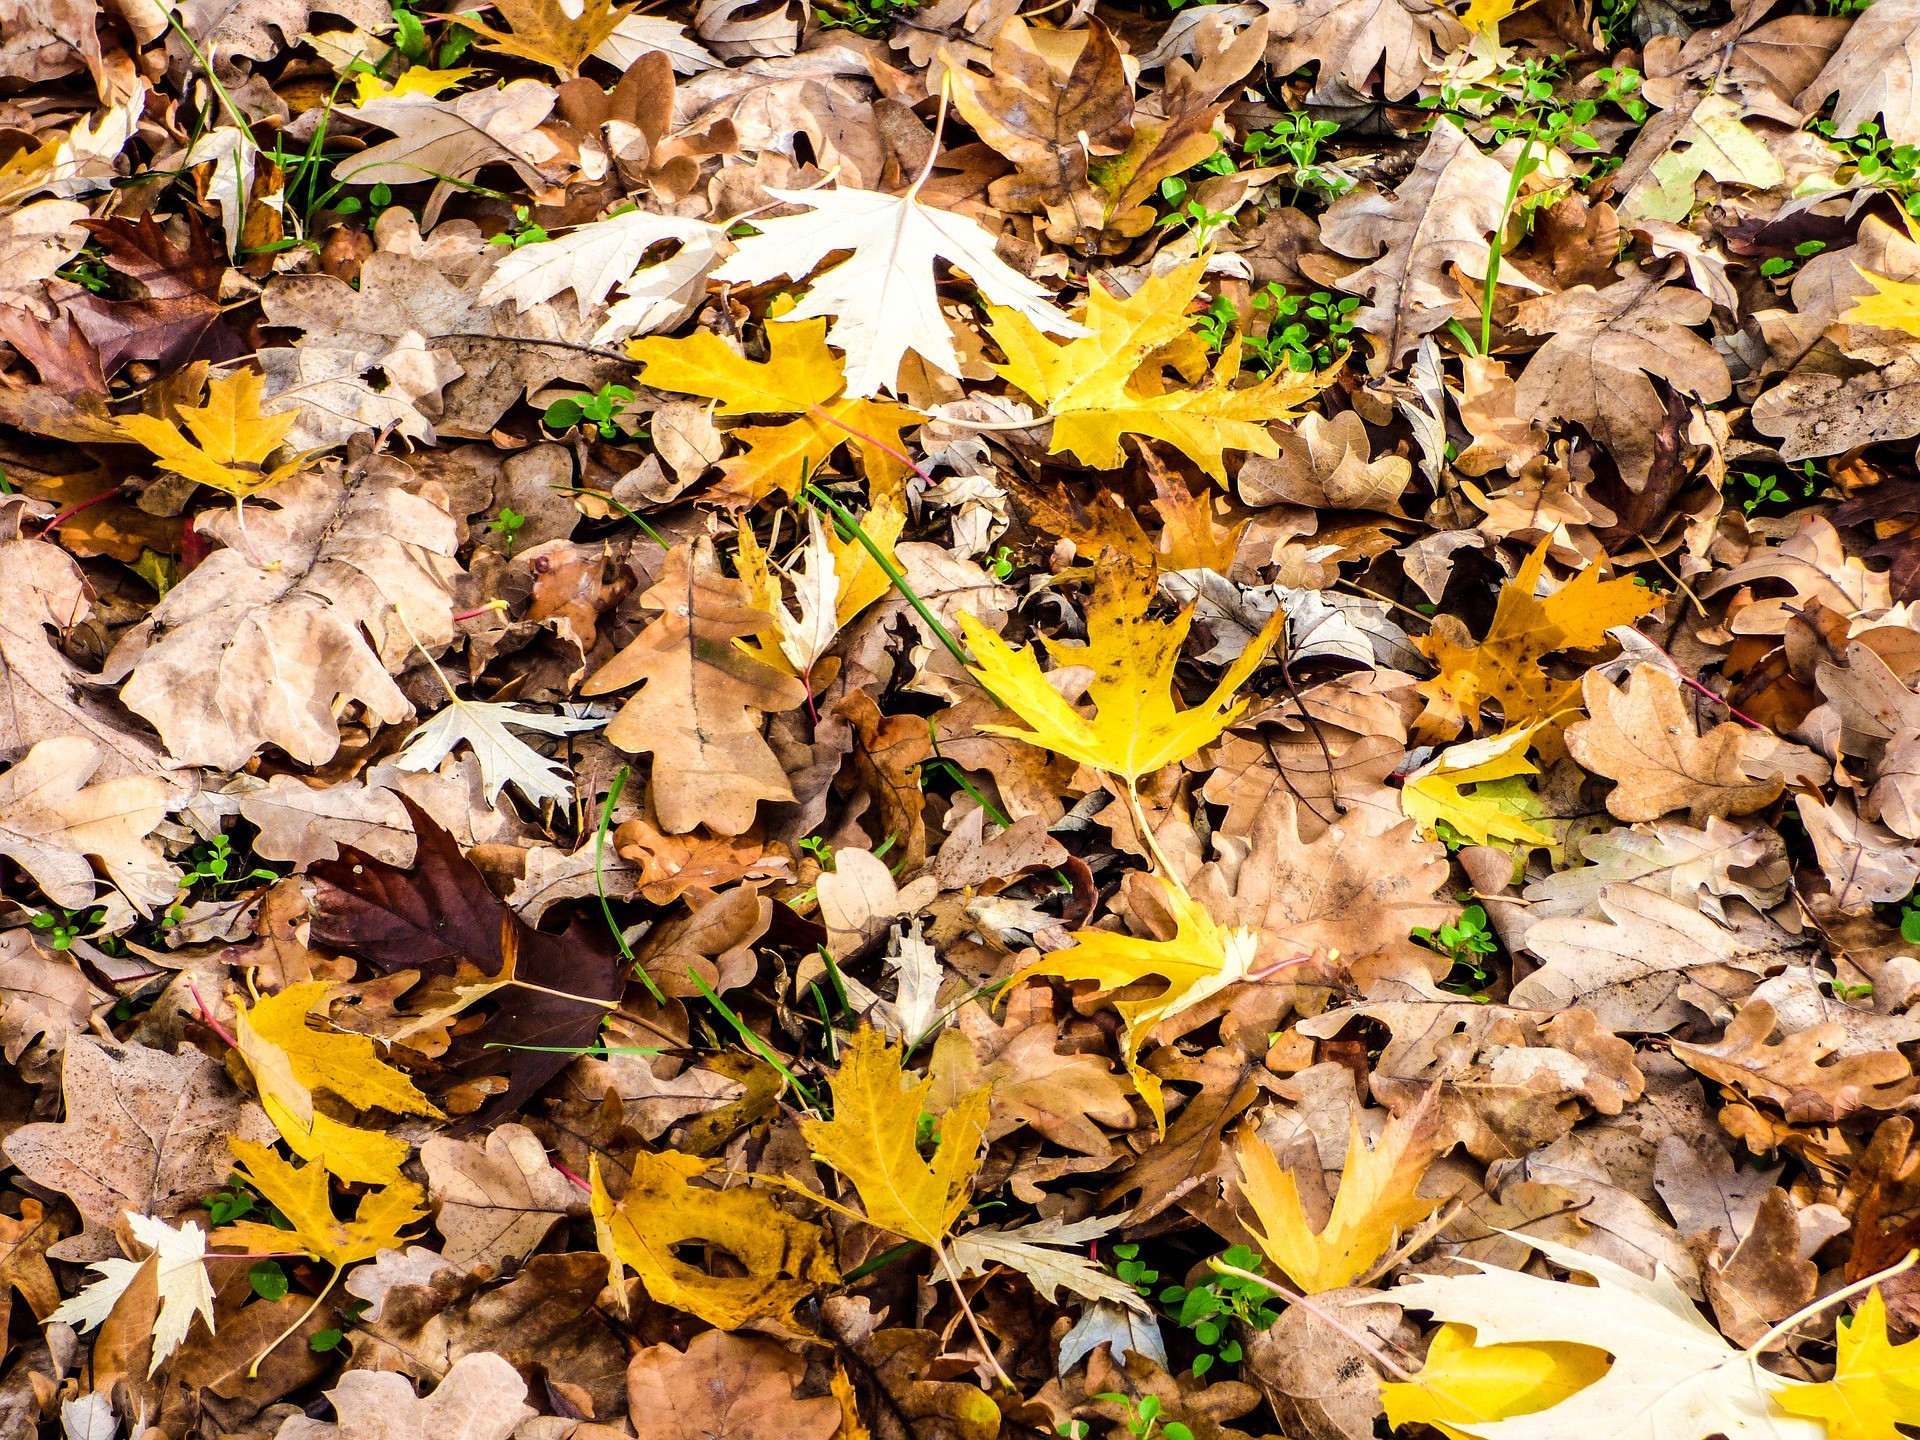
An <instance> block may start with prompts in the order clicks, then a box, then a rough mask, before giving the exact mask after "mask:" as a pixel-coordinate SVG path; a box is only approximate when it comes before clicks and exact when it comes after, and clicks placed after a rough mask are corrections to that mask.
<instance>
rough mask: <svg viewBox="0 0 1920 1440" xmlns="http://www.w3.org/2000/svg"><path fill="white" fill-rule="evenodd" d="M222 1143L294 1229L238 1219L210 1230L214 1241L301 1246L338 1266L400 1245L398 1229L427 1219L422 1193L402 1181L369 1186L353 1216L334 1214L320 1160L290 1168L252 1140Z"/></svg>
mask: <svg viewBox="0 0 1920 1440" xmlns="http://www.w3.org/2000/svg"><path fill="white" fill-rule="evenodd" d="M227 1145H228V1147H229V1148H230V1149H231V1150H232V1151H233V1153H234V1156H235V1157H236V1158H237V1159H238V1160H239V1162H240V1163H239V1164H238V1166H236V1167H235V1168H236V1169H237V1170H238V1171H239V1173H240V1176H241V1178H242V1179H244V1180H245V1181H246V1182H247V1183H248V1184H249V1185H251V1186H252V1187H253V1188H254V1189H256V1190H258V1191H259V1192H260V1194H261V1195H262V1196H263V1197H265V1199H266V1201H267V1203H268V1204H270V1205H272V1206H273V1207H274V1208H275V1209H276V1210H278V1211H279V1212H280V1213H281V1214H282V1215H284V1216H286V1217H287V1219H288V1221H289V1222H291V1223H292V1225H293V1229H292V1230H282V1229H280V1228H279V1227H278V1226H275V1225H263V1224H262V1223H261V1222H260V1221H258V1220H242V1221H241V1222H240V1223H239V1224H237V1225H228V1226H225V1227H223V1228H222V1229H220V1230H217V1231H215V1232H214V1234H213V1235H212V1236H211V1237H210V1238H211V1240H212V1243H214V1244H216V1245H221V1246H228V1247H235V1246H237V1247H239V1248H240V1249H243V1250H259V1251H268V1252H272V1251H276V1250H289V1249H298V1250H304V1251H306V1252H307V1253H308V1254H309V1255H312V1256H315V1257H316V1258H318V1259H321V1260H324V1261H326V1262H327V1263H328V1264H329V1265H333V1266H336V1267H338V1266H343V1265H351V1264H353V1263H354V1262H355V1261H357V1260H371V1259H372V1258H373V1257H374V1256H375V1255H377V1254H379V1253H380V1252H381V1251H382V1250H391V1249H393V1248H395V1247H396V1246H398V1245H401V1244H403V1243H404V1241H403V1237H402V1236H401V1233H400V1232H401V1231H403V1230H405V1229H406V1228H407V1227H408V1226H410V1225H415V1224H418V1223H419V1222H420V1221H421V1220H424V1219H425V1218H426V1211H425V1210H424V1209H422V1208H421V1202H422V1201H423V1200H424V1199H425V1198H426V1195H425V1192H423V1191H422V1190H421V1189H420V1187H419V1186H418V1185H415V1184H414V1183H413V1182H412V1181H410V1180H402V1181H400V1182H399V1183H398V1184H395V1185H384V1186H382V1187H380V1188H379V1189H377V1190H369V1191H368V1192H367V1193H366V1194H364V1195H362V1196H361V1197H360V1208H359V1210H358V1211H356V1212H355V1214H354V1218H353V1219H351V1220H340V1219H337V1218H335V1216H334V1213H333V1202H332V1198H331V1196H330V1195H329V1194H328V1191H327V1170H326V1167H325V1166H324V1165H319V1164H310V1165H301V1166H298V1167H295V1166H293V1165H290V1164H288V1163H287V1162H286V1161H285V1160H282V1159H281V1158H280V1157H279V1156H278V1155H276V1154H274V1152H273V1151H271V1150H269V1149H268V1148H267V1147H266V1146H264V1145H256V1144H254V1143H253V1142H252V1141H251V1140H240V1139H236V1138H232V1137H229V1139H228V1140H227Z"/></svg>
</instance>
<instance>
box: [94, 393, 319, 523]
mask: <svg viewBox="0 0 1920 1440" xmlns="http://www.w3.org/2000/svg"><path fill="white" fill-rule="evenodd" d="M260 389H261V381H260V376H259V375H258V374H257V373H256V372H254V371H252V370H235V371H234V372H233V373H232V374H230V375H222V376H218V377H216V378H215V379H213V380H210V381H208V382H207V399H206V403H205V404H204V405H182V406H181V407H180V409H179V415H180V419H181V420H182V421H183V422H184V423H185V424H186V427H187V429H188V430H189V431H191V432H192V437H193V438H192V439H188V438H187V436H186V435H185V434H182V433H181V431H180V428H179V426H177V425H170V424H168V423H167V422H166V421H165V420H161V419H159V418H158V417H156V416H153V415H124V416H122V417H121V418H120V419H119V420H117V421H116V422H115V425H116V426H117V428H118V429H119V431H120V433H121V434H122V435H124V436H126V437H127V439H129V440H131V441H133V442H134V443H135V444H136V445H144V446H146V448H147V449H148V450H150V451H152V452H153V454H154V456H155V463H157V464H158V465H159V467H160V468H161V469H162V470H171V471H173V472H174V473H175V474H176V475H184V476H186V477H187V478H188V479H190V480H198V481H199V482H200V483H201V484H202V485H211V486H212V487H213V488H214V489H216V490H221V491H224V492H226V493H227V494H229V495H238V496H243V497H244V496H247V495H252V494H254V493H256V492H258V491H261V490H264V489H266V488H267V486H269V485H277V484H279V482H280V481H282V480H284V479H286V478H287V477H288V476H289V475H292V474H294V473H295V472H297V471H298V470H299V469H300V467H301V465H302V464H304V463H305V460H306V457H305V456H299V457H297V458H295V459H293V460H289V461H288V462H287V463H286V464H284V465H282V466H280V467H279V468H277V469H274V470H262V469H261V468H260V467H261V465H262V464H263V463H264V462H265V461H266V458H267V457H268V456H269V455H271V454H272V453H273V452H274V451H275V450H278V449H279V448H280V443H281V442H282V441H283V440H285V439H286V438H287V432H288V431H289V430H291V429H292V428H293V423H294V421H295V420H296V419H298V418H299V417H298V416H296V415H295V414H294V413H293V412H292V411H291V410H287V411H283V412H281V413H280V414H277V415H262V414H261V413H260Z"/></svg>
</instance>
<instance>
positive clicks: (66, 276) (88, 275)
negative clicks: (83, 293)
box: [53, 240, 113, 295]
mask: <svg viewBox="0 0 1920 1440" xmlns="http://www.w3.org/2000/svg"><path fill="white" fill-rule="evenodd" d="M53 273H54V274H55V275H58V276H59V277H60V278H61V279H62V280H65V281H67V282H68V283H69V284H72V285H78V286H80V287H81V288H82V289H85V290H88V291H91V292H92V293H93V294H95V295H102V294H105V293H106V292H107V291H109V290H111V289H112V288H113V272H112V271H111V270H109V269H108V268H107V264H106V252H105V251H104V250H102V249H101V248H100V245H99V242H98V241H94V240H89V241H88V242H87V243H86V244H85V245H83V246H81V247H80V253H79V254H78V255H76V256H74V257H73V259H71V260H70V261H68V262H67V263H66V264H65V265H62V266H61V267H60V268H59V269H58V270H56V271H54V272H53Z"/></svg>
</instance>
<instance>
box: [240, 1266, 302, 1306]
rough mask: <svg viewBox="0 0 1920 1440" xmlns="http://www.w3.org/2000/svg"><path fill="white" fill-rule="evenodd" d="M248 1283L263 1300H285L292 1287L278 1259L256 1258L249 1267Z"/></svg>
mask: <svg viewBox="0 0 1920 1440" xmlns="http://www.w3.org/2000/svg"><path fill="white" fill-rule="evenodd" d="M247 1283H248V1284H249V1285H251V1286H252V1287H253V1293H254V1294H256V1295H258V1296H259V1297H260V1298H261V1299H262V1300H284V1299H286V1298H287V1291H288V1290H290V1289H291V1288H292V1286H291V1285H290V1284H289V1283H288V1281H287V1272H286V1271H285V1270H283V1269H281V1268H280V1262H279V1261H278V1260H256V1261H255V1262H254V1263H253V1264H252V1265H250V1266H248V1267H247Z"/></svg>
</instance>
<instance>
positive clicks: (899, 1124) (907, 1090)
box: [800, 1028, 991, 1253]
mask: <svg viewBox="0 0 1920 1440" xmlns="http://www.w3.org/2000/svg"><path fill="white" fill-rule="evenodd" d="M904 1061H905V1055H904V1054H903V1052H902V1051H901V1049H900V1047H899V1046H898V1045H894V1044H891V1043H889V1042H888V1040H887V1039H886V1037H885V1036H883V1035H880V1034H879V1033H878V1032H876V1031H874V1030H871V1029H866V1028H862V1029H861V1030H860V1031H859V1033H857V1034H856V1035H855V1036H854V1037H853V1039H852V1041H851V1042H850V1043H849V1044H848V1046H847V1048H846V1049H845V1050H844V1051H842V1052H841V1056H840V1068H839V1070H837V1071H835V1072H834V1077H833V1118H832V1119H831V1120H815V1119H807V1120H802V1121H801V1122H800V1133H801V1134H802V1135H803V1136H804V1137H805V1138H806V1142H807V1145H808V1147H809V1148H810V1149H812V1151H813V1153H814V1155H815V1156H816V1157H817V1158H819V1159H820V1160H822V1161H824V1162H825V1163H827V1164H828V1165H831V1166H832V1167H833V1168H834V1169H835V1170H837V1171H839V1172H840V1174H841V1175H843V1176H845V1177H846V1178H847V1179H848V1180H850V1181H852V1182H853V1187H854V1189H855V1190H857V1191H859V1192H860V1203H861V1205H862V1206H864V1207H865V1209H866V1215H865V1217H864V1218H865V1219H866V1220H867V1221H868V1223H870V1224H873V1225H877V1226H879V1227H880V1228H881V1229H882V1230H890V1231H892V1232H893V1233H894V1234H896V1235H903V1236H905V1237H906V1238H907V1239H909V1240H918V1241H919V1242H920V1243H921V1244H922V1245H926V1246H929V1247H931V1248H932V1249H934V1250H936V1251H941V1252H942V1253H944V1249H943V1246H944V1243H945V1241H946V1238H947V1235H948V1234H949V1233H950V1232H951V1231H952V1229H953V1223H954V1221H956V1220H958V1219H959V1218H960V1216H961V1215H962V1214H963V1213H964V1212H965V1211H966V1208H967V1202H968V1201H969V1200H970V1199H971V1198H972V1193H973V1192H972V1183H973V1177H974V1175H975V1173H977V1172H978V1170H979V1169H980V1160H981V1144H982V1142H983V1141H984V1140H985V1138H986V1126H987V1101H988V1091H989V1089H990V1088H991V1087H984V1086H983V1087H982V1088H981V1089H978V1090H975V1091H973V1092H971V1093H970V1094H967V1095H964V1096H962V1097H961V1098H960V1100H959V1101H958V1102H957V1103H955V1104H954V1105H953V1106H952V1108H950V1109H949V1110H948V1111H947V1112H946V1113H945V1114H944V1115H942V1116H941V1117H940V1140H939V1144H938V1145H937V1146H936V1148H935V1149H934V1152H933V1158H932V1160H930V1161H929V1160H926V1159H923V1158H922V1157H921V1154H920V1149H919V1143H918V1142H919V1129H920V1115H921V1112H922V1111H923V1110H924V1109H925V1108H926V1099H927V1093H928V1091H930V1090H931V1089H932V1088H933V1080H932V1077H928V1078H926V1079H924V1080H921V1081H919V1082H918V1083H917V1084H912V1085H909V1084H908V1081H909V1080H910V1079H911V1078H912V1077H911V1076H909V1075H908V1074H907V1073H906V1070H905V1064H904Z"/></svg>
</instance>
